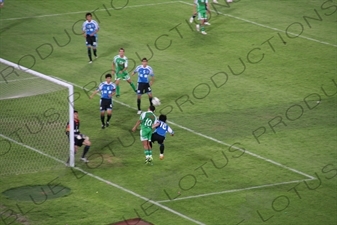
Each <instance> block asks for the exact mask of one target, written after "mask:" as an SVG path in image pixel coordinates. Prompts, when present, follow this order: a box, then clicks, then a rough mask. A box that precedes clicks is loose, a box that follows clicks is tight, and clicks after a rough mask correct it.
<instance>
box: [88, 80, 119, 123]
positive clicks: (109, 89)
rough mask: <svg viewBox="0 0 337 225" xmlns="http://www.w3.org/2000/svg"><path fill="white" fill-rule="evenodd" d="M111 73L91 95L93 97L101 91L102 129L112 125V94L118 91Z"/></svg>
mask: <svg viewBox="0 0 337 225" xmlns="http://www.w3.org/2000/svg"><path fill="white" fill-rule="evenodd" d="M111 78H112V76H111V74H107V75H105V80H106V81H105V82H102V83H101V84H100V85H99V87H98V88H97V90H96V91H94V93H92V95H91V96H90V98H93V97H94V95H95V94H97V93H98V92H101V100H100V110H101V122H102V129H104V128H105V127H108V126H109V125H110V119H111V113H112V105H113V103H112V96H113V95H115V93H116V85H115V84H114V83H113V82H111ZM105 111H107V120H106V123H105V122H104V121H105Z"/></svg>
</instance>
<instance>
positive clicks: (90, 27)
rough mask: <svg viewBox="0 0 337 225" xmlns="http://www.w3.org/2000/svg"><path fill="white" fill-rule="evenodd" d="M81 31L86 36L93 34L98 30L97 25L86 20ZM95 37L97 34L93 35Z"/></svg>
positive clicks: (92, 21)
mask: <svg viewBox="0 0 337 225" xmlns="http://www.w3.org/2000/svg"><path fill="white" fill-rule="evenodd" d="M82 30H83V31H84V32H85V33H86V34H88V35H91V34H93V33H94V32H95V31H96V30H99V25H98V23H97V22H96V21H95V20H91V21H90V22H89V21H88V20H86V21H84V23H83V25H82ZM94 36H97V33H96V34H95V35H94Z"/></svg>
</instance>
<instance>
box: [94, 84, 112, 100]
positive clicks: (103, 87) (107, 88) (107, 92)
mask: <svg viewBox="0 0 337 225" xmlns="http://www.w3.org/2000/svg"><path fill="white" fill-rule="evenodd" d="M98 90H100V91H101V98H104V99H111V98H112V94H113V93H114V92H115V90H116V85H115V84H114V83H112V82H110V83H108V82H106V81H104V82H102V83H101V84H100V85H99V87H98Z"/></svg>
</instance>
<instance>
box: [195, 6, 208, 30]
mask: <svg viewBox="0 0 337 225" xmlns="http://www.w3.org/2000/svg"><path fill="white" fill-rule="evenodd" d="M194 4H195V5H194V7H195V12H197V13H198V20H199V21H200V24H197V25H196V29H197V31H198V32H199V31H201V33H202V34H204V35H206V34H207V33H206V31H205V25H206V24H205V23H207V10H208V8H209V4H208V0H195V1H194Z"/></svg>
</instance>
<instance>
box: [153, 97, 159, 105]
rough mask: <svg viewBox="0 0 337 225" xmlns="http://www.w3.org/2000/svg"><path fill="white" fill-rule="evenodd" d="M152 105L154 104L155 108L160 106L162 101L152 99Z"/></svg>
mask: <svg viewBox="0 0 337 225" xmlns="http://www.w3.org/2000/svg"><path fill="white" fill-rule="evenodd" d="M152 104H153V105H154V106H158V105H160V100H159V98H157V97H153V98H152Z"/></svg>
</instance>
